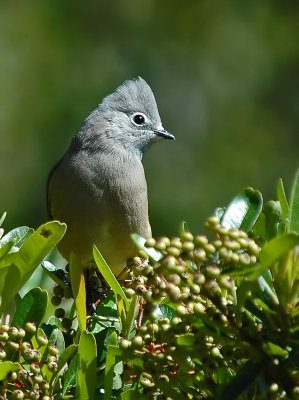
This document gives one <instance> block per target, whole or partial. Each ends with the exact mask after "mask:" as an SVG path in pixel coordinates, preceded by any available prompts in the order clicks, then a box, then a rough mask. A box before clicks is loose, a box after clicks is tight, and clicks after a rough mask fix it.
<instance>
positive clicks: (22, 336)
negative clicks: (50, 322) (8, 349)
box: [18, 328, 26, 339]
mask: <svg viewBox="0 0 299 400" xmlns="http://www.w3.org/2000/svg"><path fill="white" fill-rule="evenodd" d="M25 336H26V332H25V330H24V329H23V328H19V329H18V338H19V339H23V338H24V337H25Z"/></svg>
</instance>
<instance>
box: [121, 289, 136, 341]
mask: <svg viewBox="0 0 299 400" xmlns="http://www.w3.org/2000/svg"><path fill="white" fill-rule="evenodd" d="M138 311H139V303H138V296H137V295H136V293H135V294H134V295H133V296H132V298H131V301H130V306H129V310H128V314H127V318H126V321H125V326H124V331H123V335H124V338H126V339H127V338H128V337H129V334H130V332H131V330H132V327H133V325H134V322H135V319H136V316H137V313H138Z"/></svg>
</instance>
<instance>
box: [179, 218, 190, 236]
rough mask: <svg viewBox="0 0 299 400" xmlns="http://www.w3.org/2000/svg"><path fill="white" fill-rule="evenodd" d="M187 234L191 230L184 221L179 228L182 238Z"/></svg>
mask: <svg viewBox="0 0 299 400" xmlns="http://www.w3.org/2000/svg"><path fill="white" fill-rule="evenodd" d="M185 232H189V228H188V225H187V222H186V221H182V222H181V223H180V226H179V235H180V236H182V235H183V234H184V233H185Z"/></svg>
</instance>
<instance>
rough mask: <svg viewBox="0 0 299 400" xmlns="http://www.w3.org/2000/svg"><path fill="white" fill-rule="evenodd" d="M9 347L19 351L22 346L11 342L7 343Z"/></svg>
mask: <svg viewBox="0 0 299 400" xmlns="http://www.w3.org/2000/svg"><path fill="white" fill-rule="evenodd" d="M7 347H8V348H9V349H10V350H12V351H18V350H19V348H20V345H19V343H18V342H14V341H11V340H9V341H8V342H7Z"/></svg>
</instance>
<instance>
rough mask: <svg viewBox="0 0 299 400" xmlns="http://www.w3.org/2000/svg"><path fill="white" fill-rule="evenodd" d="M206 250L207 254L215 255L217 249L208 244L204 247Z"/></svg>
mask: <svg viewBox="0 0 299 400" xmlns="http://www.w3.org/2000/svg"><path fill="white" fill-rule="evenodd" d="M204 250H205V251H206V252H207V253H209V254H214V253H215V251H216V249H215V247H214V246H213V245H212V243H207V244H206V245H205V246H204Z"/></svg>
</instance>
